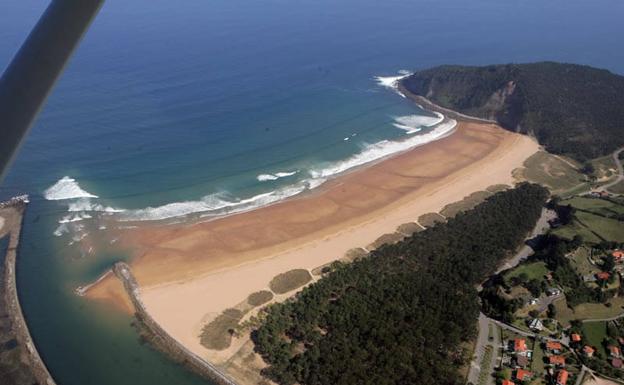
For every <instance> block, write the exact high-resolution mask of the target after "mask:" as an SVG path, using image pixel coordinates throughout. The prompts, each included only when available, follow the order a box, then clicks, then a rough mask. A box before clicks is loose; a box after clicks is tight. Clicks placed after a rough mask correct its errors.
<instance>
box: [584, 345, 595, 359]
mask: <svg viewBox="0 0 624 385" xmlns="http://www.w3.org/2000/svg"><path fill="white" fill-rule="evenodd" d="M594 352H596V349H594V348H592V347H591V346H589V345H585V346H583V354H584V355H585V357H588V358H591V357H593V356H594Z"/></svg>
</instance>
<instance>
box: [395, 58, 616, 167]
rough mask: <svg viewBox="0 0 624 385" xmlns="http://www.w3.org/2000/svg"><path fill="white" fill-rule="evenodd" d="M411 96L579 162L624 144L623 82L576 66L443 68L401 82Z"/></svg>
mask: <svg viewBox="0 0 624 385" xmlns="http://www.w3.org/2000/svg"><path fill="white" fill-rule="evenodd" d="M402 85H403V86H404V87H405V88H406V89H407V90H408V91H409V92H411V93H413V94H416V95H421V96H425V97H427V98H429V99H430V100H431V101H433V102H434V103H437V104H439V105H441V106H443V107H446V108H450V109H453V110H456V111H459V112H462V113H465V114H469V115H473V116H477V117H481V118H487V119H493V120H496V121H498V122H499V123H500V124H501V125H502V126H503V127H505V128H507V129H509V130H512V131H517V132H521V133H527V134H531V135H534V136H535V137H536V138H537V139H538V141H539V142H540V144H542V145H544V146H545V147H546V149H547V150H548V151H549V152H552V153H556V154H564V155H568V156H570V157H572V158H574V159H577V160H579V161H584V160H586V159H592V158H596V157H599V156H602V155H605V154H607V153H610V152H612V151H614V150H615V149H616V148H618V147H621V146H623V145H624V108H623V107H622V106H624V77H623V76H620V75H616V74H613V73H611V72H609V71H607V70H602V69H596V68H592V67H588V66H581V65H576V64H562V63H553V62H541V63H531V64H505V65H491V66H485V67H466V66H440V67H435V68H431V69H427V70H423V71H418V72H416V73H415V74H413V75H412V76H409V77H407V78H405V79H403V80H402Z"/></svg>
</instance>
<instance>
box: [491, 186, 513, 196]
mask: <svg viewBox="0 0 624 385" xmlns="http://www.w3.org/2000/svg"><path fill="white" fill-rule="evenodd" d="M510 187H511V186H509V185H506V184H493V185H491V186H488V187H487V188H486V190H487V191H489V192H491V193H492V194H493V193H497V192H499V191H505V190H508V189H509V188H510Z"/></svg>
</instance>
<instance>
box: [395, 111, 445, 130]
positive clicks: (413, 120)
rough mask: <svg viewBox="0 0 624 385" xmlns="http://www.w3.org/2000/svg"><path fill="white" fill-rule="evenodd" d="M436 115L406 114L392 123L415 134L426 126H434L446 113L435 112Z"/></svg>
mask: <svg viewBox="0 0 624 385" xmlns="http://www.w3.org/2000/svg"><path fill="white" fill-rule="evenodd" d="M434 114H435V115H436V116H435V117H432V116H424V115H406V116H399V117H395V118H394V123H392V125H393V126H394V127H396V128H399V129H401V130H403V131H405V133H407V134H415V133H417V132H419V131H421V130H422V129H423V128H426V127H433V126H435V125H436V124H439V123H441V122H442V121H443V120H444V115H442V114H441V113H439V112H434Z"/></svg>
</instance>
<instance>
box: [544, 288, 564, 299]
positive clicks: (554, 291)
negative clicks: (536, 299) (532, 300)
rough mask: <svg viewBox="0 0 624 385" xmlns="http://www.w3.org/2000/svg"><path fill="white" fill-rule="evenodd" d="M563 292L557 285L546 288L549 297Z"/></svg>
mask: <svg viewBox="0 0 624 385" xmlns="http://www.w3.org/2000/svg"><path fill="white" fill-rule="evenodd" d="M559 294H561V290H560V289H557V288H556V287H549V288H547V289H546V295H547V296H549V297H552V296H555V295H559Z"/></svg>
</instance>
